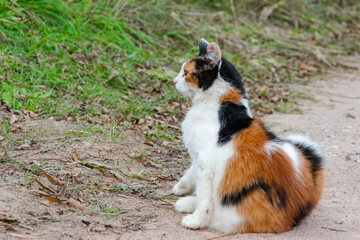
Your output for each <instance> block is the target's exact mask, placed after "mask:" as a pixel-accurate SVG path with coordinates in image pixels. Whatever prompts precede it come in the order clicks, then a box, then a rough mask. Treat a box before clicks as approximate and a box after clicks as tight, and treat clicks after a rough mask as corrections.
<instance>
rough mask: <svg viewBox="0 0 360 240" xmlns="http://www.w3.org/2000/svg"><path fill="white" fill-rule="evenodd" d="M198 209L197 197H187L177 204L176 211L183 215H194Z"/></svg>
mask: <svg viewBox="0 0 360 240" xmlns="http://www.w3.org/2000/svg"><path fill="white" fill-rule="evenodd" d="M195 208H196V197H195V196H186V197H182V198H180V199H179V200H177V201H176V203H175V210H176V211H178V212H182V213H192V212H194V211H195Z"/></svg>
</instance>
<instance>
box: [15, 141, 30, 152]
mask: <svg viewBox="0 0 360 240" xmlns="http://www.w3.org/2000/svg"><path fill="white" fill-rule="evenodd" d="M29 148H30V144H29V142H26V143H24V144H22V145H20V146H19V147H17V148H16V149H17V150H24V149H29Z"/></svg>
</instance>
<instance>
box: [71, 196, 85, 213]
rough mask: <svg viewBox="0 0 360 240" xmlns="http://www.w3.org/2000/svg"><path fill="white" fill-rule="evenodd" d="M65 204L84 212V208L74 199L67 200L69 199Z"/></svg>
mask: <svg viewBox="0 0 360 240" xmlns="http://www.w3.org/2000/svg"><path fill="white" fill-rule="evenodd" d="M67 202H68V203H69V204H70V205H72V206H74V207H77V208H79V209H81V210H84V206H83V205H82V204H81V203H80V202H79V201H78V200H75V199H73V198H69V199H68V200H67Z"/></svg>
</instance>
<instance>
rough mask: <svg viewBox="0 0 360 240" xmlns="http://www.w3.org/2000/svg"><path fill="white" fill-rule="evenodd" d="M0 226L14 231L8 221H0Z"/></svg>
mask: <svg viewBox="0 0 360 240" xmlns="http://www.w3.org/2000/svg"><path fill="white" fill-rule="evenodd" d="M0 226H2V227H4V228H5V230H6V231H12V232H16V230H15V229H14V228H13V227H12V226H11V225H10V224H8V223H6V222H2V221H0Z"/></svg>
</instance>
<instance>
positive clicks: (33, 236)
mask: <svg viewBox="0 0 360 240" xmlns="http://www.w3.org/2000/svg"><path fill="white" fill-rule="evenodd" d="M10 235H11V236H12V237H17V238H25V239H40V238H41V235H29V234H16V233H10Z"/></svg>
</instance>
